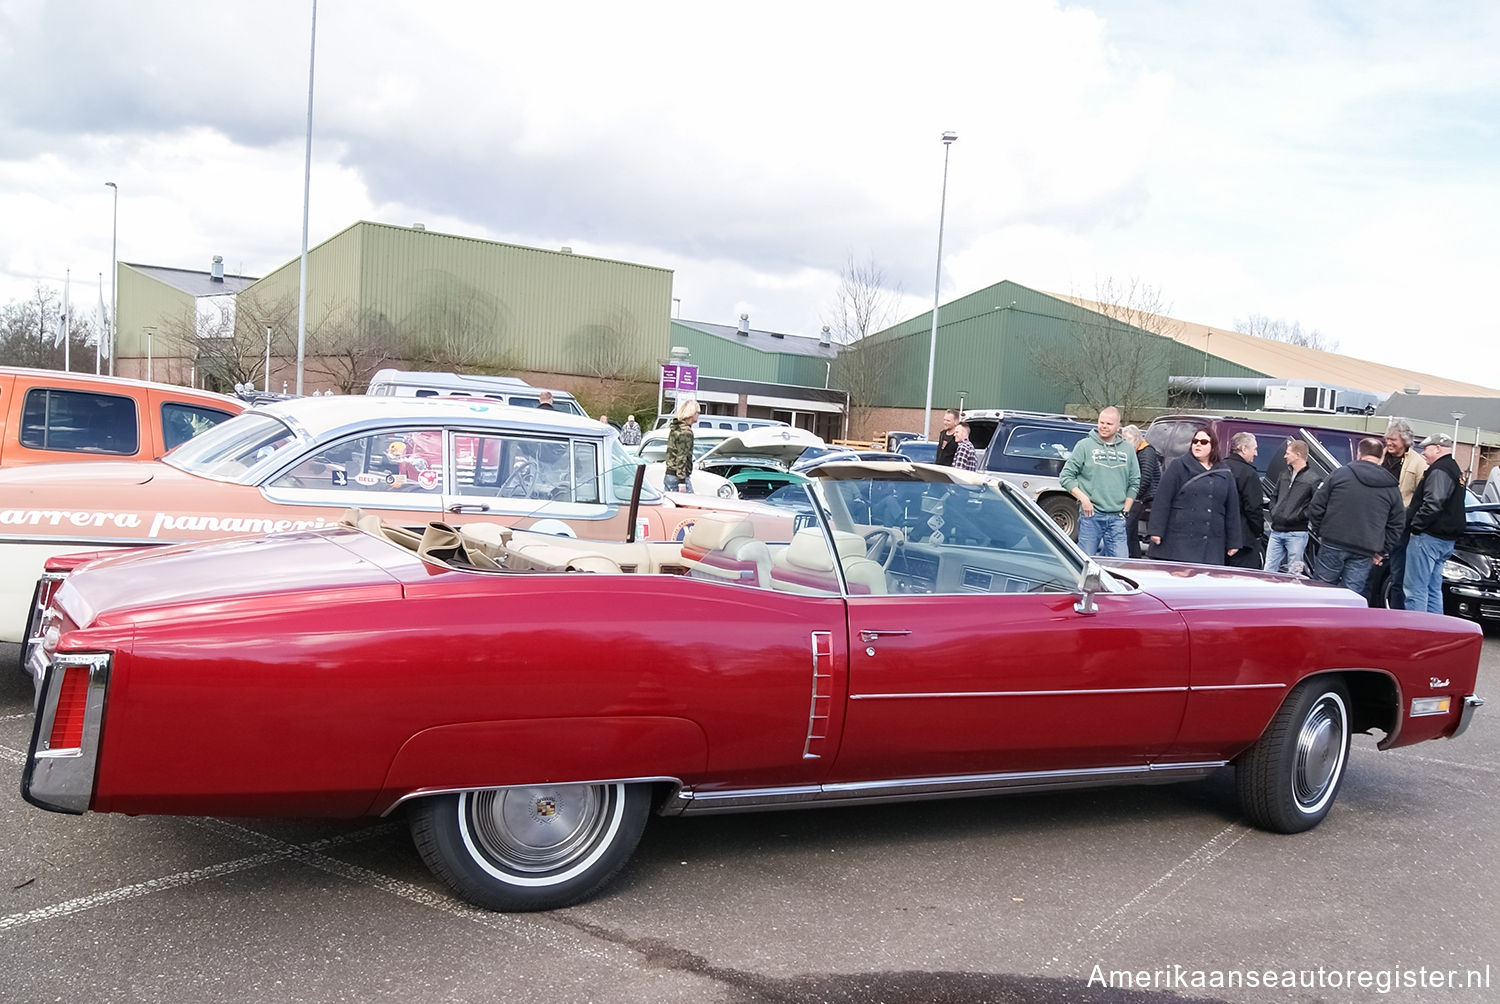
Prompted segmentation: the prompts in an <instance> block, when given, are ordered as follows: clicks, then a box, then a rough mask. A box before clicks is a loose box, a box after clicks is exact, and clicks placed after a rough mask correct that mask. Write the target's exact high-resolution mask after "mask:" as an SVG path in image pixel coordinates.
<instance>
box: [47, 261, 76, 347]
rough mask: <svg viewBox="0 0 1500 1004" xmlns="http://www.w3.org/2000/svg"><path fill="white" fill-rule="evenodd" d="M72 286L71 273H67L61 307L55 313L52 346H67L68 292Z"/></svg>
mask: <svg viewBox="0 0 1500 1004" xmlns="http://www.w3.org/2000/svg"><path fill="white" fill-rule="evenodd" d="M72 285H73V272H72V270H71V269H70V270H69V271H68V277H67V278H66V279H64V280H63V298H62V307H61V309H59V310H58V312H57V336H56V337H55V338H54V339H53V341H52V344H53V345H67V344H68V290H69V288H70V287H71V286H72Z"/></svg>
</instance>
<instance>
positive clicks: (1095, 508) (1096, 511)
mask: <svg viewBox="0 0 1500 1004" xmlns="http://www.w3.org/2000/svg"><path fill="white" fill-rule="evenodd" d="M1058 480H1059V481H1061V482H1062V487H1063V490H1064V491H1066V492H1067V493H1068V494H1070V495H1072V496H1073V497H1074V498H1075V499H1077V500H1078V512H1079V519H1078V546H1079V547H1081V548H1083V553H1084V554H1087V555H1095V554H1102V555H1105V556H1107V557H1113V558H1124V557H1127V556H1128V554H1129V550H1128V548H1127V546H1126V543H1125V514H1126V513H1128V512H1129V511H1130V507H1131V506H1132V505H1133V504H1135V494H1136V492H1137V491H1138V490H1139V489H1140V487H1141V468H1140V464H1139V463H1137V461H1136V458H1135V447H1133V446H1132V445H1131V444H1130V443H1127V442H1126V441H1125V437H1124V436H1121V435H1120V410H1119V409H1118V408H1114V407H1109V408H1105V409H1104V410H1102V411H1101V412H1099V422H1098V425H1097V426H1096V427H1095V429H1094V431H1093V432H1090V433H1089V434H1088V435H1087V436H1085V437H1083V438H1082V439H1080V440H1079V441H1078V445H1077V446H1075V447H1073V452H1072V453H1071V454H1069V455H1068V459H1067V461H1066V462H1065V463H1064V464H1063V469H1062V474H1061V476H1060V477H1059V479H1058Z"/></svg>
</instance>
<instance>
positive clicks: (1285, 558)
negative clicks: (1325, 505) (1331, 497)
mask: <svg viewBox="0 0 1500 1004" xmlns="http://www.w3.org/2000/svg"><path fill="white" fill-rule="evenodd" d="M1285 456H1286V467H1285V468H1283V469H1282V472H1281V476H1280V477H1278V478H1277V479H1276V484H1274V485H1273V486H1272V487H1271V516H1270V519H1271V537H1270V540H1269V541H1268V542H1267V543H1266V571H1268V572H1290V573H1292V574H1293V575H1301V574H1302V573H1303V571H1305V568H1304V566H1303V562H1302V557H1303V555H1304V554H1305V553H1306V552H1307V507H1308V504H1309V503H1311V502H1312V497H1313V490H1314V489H1315V488H1317V486H1318V476H1317V475H1316V474H1315V473H1313V471H1312V470H1311V469H1309V468H1308V466H1307V444H1306V443H1304V442H1302V441H1301V440H1300V439H1291V440H1288V441H1287V444H1286V453H1285Z"/></svg>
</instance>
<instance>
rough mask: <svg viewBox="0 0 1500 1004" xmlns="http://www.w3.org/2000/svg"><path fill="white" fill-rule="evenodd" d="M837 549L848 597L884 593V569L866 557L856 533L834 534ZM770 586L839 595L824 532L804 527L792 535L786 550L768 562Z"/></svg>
mask: <svg viewBox="0 0 1500 1004" xmlns="http://www.w3.org/2000/svg"><path fill="white" fill-rule="evenodd" d="M833 539H834V543H835V545H837V547H838V550H839V564H840V565H841V566H843V569H844V579H845V581H846V582H848V584H849V593H850V595H851V596H858V595H868V594H871V593H884V592H885V591H886V586H885V569H884V568H882V567H881V566H880V564H879V562H875V561H871V560H870V559H869V558H867V557H865V548H866V544H865V539H864V538H863V537H861V536H860V535H859V534H857V533H848V532H846V531H842V530H835V531H834V532H833ZM771 587H772V588H773V589H779V590H782V591H783V592H788V593H805V594H810V595H813V594H815V595H823V594H827V593H838V592H839V581H838V576H837V575H835V574H834V570H833V556H832V555H830V554H829V553H828V543H827V541H826V540H825V539H824V537H823V531H822V530H820V529H818V528H817V527H815V526H809V527H804V528H802V529H801V530H798V531H797V532H796V533H795V534H794V535H793V536H792V542H791V544H790V545H788V546H787V547H786V548H784V549H782V550H780V551H778V552H776V554H775V555H773V556H772V559H771Z"/></svg>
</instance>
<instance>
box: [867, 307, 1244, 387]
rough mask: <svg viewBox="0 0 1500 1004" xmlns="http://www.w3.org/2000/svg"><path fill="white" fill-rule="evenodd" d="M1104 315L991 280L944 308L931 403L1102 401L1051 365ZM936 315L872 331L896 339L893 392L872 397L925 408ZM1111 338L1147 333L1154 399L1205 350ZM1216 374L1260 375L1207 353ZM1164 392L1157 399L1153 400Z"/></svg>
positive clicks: (1196, 365)
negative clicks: (1080, 394) (1079, 328)
mask: <svg viewBox="0 0 1500 1004" xmlns="http://www.w3.org/2000/svg"><path fill="white" fill-rule="evenodd" d="M1099 316H1100V315H1097V314H1094V313H1093V312H1091V311H1084V310H1083V309H1082V308H1080V307H1078V306H1076V305H1074V304H1071V303H1067V302H1065V301H1062V300H1059V299H1057V298H1056V297H1052V296H1048V295H1047V294H1045V293H1041V292H1038V291H1036V290H1033V289H1028V288H1027V287H1025V286H1021V285H1018V284H1016V283H1013V282H1000V283H997V284H995V285H993V286H989V287H987V288H985V289H982V290H979V291H978V292H975V293H970V294H968V295H967V296H962V297H959V298H958V299H956V300H954V301H952V302H951V303H946V304H944V305H943V306H942V308H941V309H940V310H939V312H938V336H937V353H936V359H935V364H934V369H933V391H932V403H933V407H934V408H946V407H955V406H957V405H958V403H959V401H960V399H962V401H963V403H964V406H965V407H968V408H1016V409H1022V410H1028V411H1065V410H1068V409H1069V408H1078V407H1085V408H1090V407H1093V406H1096V405H1097V403H1098V402H1081V401H1076V400H1074V398H1075V397H1076V396H1077V395H1076V392H1070V391H1069V389H1068V388H1067V387H1065V386H1063V384H1062V383H1061V382H1060V381H1059V379H1058V377H1057V375H1056V373H1055V372H1049V370H1052V369H1054V368H1055V367H1056V366H1057V365H1059V364H1060V362H1061V360H1065V359H1066V355H1065V354H1062V353H1066V351H1067V350H1068V347H1070V346H1072V345H1073V344H1074V342H1073V339H1074V337H1075V332H1076V325H1077V324H1079V323H1080V321H1081V320H1082V321H1084V322H1085V323H1087V318H1098V317H1099ZM931 326H932V313H931V312H930V311H929V312H926V313H923V314H921V315H919V316H917V317H913V318H910V319H909V320H906V321H903V322H902V323H901V324H898V325H895V326H894V327H891V328H888V329H887V330H885V331H883V332H880V333H879V334H877V335H876V336H874V337H875V338H876V339H877V340H879V341H885V342H890V343H892V344H891V349H890V351H891V355H892V360H893V361H892V365H891V372H890V378H889V380H888V382H887V383H886V384H885V386H887V387H888V390H887V392H886V397H885V399H883V400H879V401H876V402H874V404H876V405H879V406H884V407H891V408H920V407H922V406H923V404H924V403H925V400H926V393H927V353H928V346H929V344H930V343H929V332H930V330H931ZM1111 337H1118V338H1130V339H1140V340H1144V341H1145V345H1146V351H1147V352H1148V356H1147V357H1146V361H1145V363H1144V365H1145V366H1146V367H1147V373H1148V374H1149V376H1148V379H1147V383H1148V384H1149V386H1150V388H1151V396H1152V398H1153V399H1154V400H1153V402H1152V403H1154V404H1158V405H1160V406H1162V407H1165V406H1166V405H1167V377H1168V376H1169V375H1170V374H1173V373H1182V372H1186V373H1197V372H1199V371H1201V369H1202V366H1203V353H1202V352H1200V351H1197V350H1193V349H1189V348H1187V347H1185V346H1182V345H1180V344H1177V343H1175V342H1171V341H1166V343H1165V344H1162V345H1160V346H1159V347H1158V345H1157V341H1158V339H1160V338H1161V336H1158V335H1155V334H1152V333H1150V332H1144V331H1139V329H1134V328H1128V327H1124V328H1123V330H1121V331H1120V332H1119V334H1118V335H1115V334H1113V333H1112V334H1111ZM1209 375H1211V376H1259V375H1260V374H1257V373H1255V372H1254V371H1252V370H1249V369H1247V368H1245V367H1243V366H1239V365H1237V364H1235V363H1231V362H1228V361H1226V360H1223V359H1219V358H1218V357H1215V356H1210V357H1209ZM1155 399H1159V400H1155Z"/></svg>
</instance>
